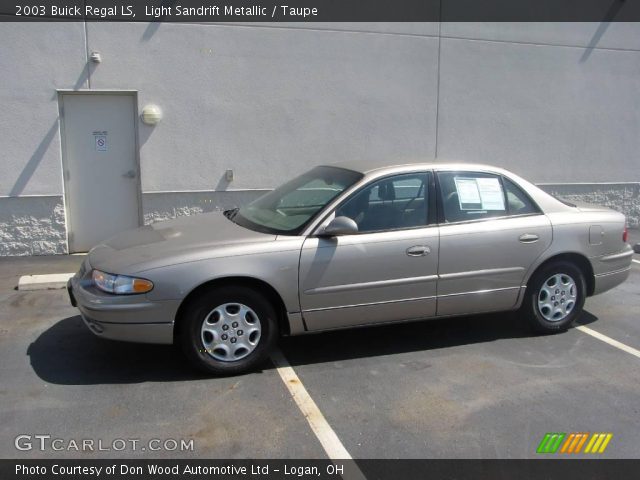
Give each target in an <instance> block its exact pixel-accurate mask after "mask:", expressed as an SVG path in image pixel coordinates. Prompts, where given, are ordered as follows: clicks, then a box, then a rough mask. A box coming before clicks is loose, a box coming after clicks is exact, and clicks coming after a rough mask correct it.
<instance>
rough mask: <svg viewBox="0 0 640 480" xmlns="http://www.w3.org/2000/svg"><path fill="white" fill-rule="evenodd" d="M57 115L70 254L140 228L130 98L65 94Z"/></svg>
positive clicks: (132, 108)
mask: <svg viewBox="0 0 640 480" xmlns="http://www.w3.org/2000/svg"><path fill="white" fill-rule="evenodd" d="M59 101H60V113H61V135H62V145H63V148H62V161H63V169H64V185H65V200H66V210H67V229H68V232H69V251H70V252H86V251H88V250H89V249H90V248H91V247H93V246H94V245H95V244H97V243H99V242H100V241H102V240H104V239H106V238H108V237H110V236H112V235H114V234H116V233H118V232H120V231H123V230H127V229H130V228H135V227H137V226H138V225H139V220H140V211H139V180H138V171H139V168H138V160H137V147H136V130H135V128H136V123H135V115H136V104H135V96H134V95H133V94H128V93H122V94H116V93H95V94H89V93H63V94H61V95H60V96H59Z"/></svg>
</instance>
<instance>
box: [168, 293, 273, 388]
mask: <svg viewBox="0 0 640 480" xmlns="http://www.w3.org/2000/svg"><path fill="white" fill-rule="evenodd" d="M276 315H277V314H276V311H275V309H274V308H273V306H272V305H271V303H270V302H269V301H268V300H267V299H266V298H264V296H262V295H261V294H260V293H258V292H256V291H254V290H252V289H250V288H247V287H242V286H225V287H218V288H211V289H208V290H205V291H204V292H203V293H202V294H201V295H200V296H199V297H198V298H196V299H195V300H193V301H192V302H191V303H190V304H189V305H188V306H187V308H186V309H185V312H184V314H183V317H182V319H181V321H183V322H184V324H183V326H182V330H181V335H180V338H179V342H180V346H181V348H182V350H183V352H184V353H185V355H186V356H187V358H188V359H189V361H190V362H191V363H192V364H193V365H194V366H195V367H196V368H198V369H200V370H203V371H205V372H208V373H214V374H219V375H220V374H222V375H224V374H227V375H234V374H238V373H243V372H246V371H248V370H250V369H252V368H254V367H256V366H258V365H259V364H260V363H262V362H263V361H264V360H265V359H266V357H267V356H268V354H269V352H270V351H271V349H272V348H273V346H274V344H275V342H276V339H277V333H278V332H277V330H278V327H277V325H278V322H277V317H276Z"/></svg>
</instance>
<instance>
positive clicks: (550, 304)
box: [521, 261, 586, 333]
mask: <svg viewBox="0 0 640 480" xmlns="http://www.w3.org/2000/svg"><path fill="white" fill-rule="evenodd" d="M585 293H586V284H585V279H584V275H583V273H582V271H581V270H580V269H579V268H578V267H576V266H575V265H573V264H572V263H569V262H565V261H557V262H553V263H550V264H549V265H547V266H545V267H543V268H542V269H540V270H539V271H538V272H536V273H535V274H534V276H533V277H532V278H531V280H530V282H529V285H528V287H527V291H526V294H525V299H524V301H523V303H522V307H521V312H522V313H523V314H524V315H525V317H526V318H527V320H528V321H529V324H530V325H531V327H533V329H534V330H536V331H538V332H547V333H549V332H551V333H553V332H559V331H564V330H566V329H567V328H568V327H569V326H570V325H571V324H572V323H573V321H574V320H575V319H576V318H578V317H579V316H580V314H581V313H582V308H583V307H584V301H585V296H586V295H585Z"/></svg>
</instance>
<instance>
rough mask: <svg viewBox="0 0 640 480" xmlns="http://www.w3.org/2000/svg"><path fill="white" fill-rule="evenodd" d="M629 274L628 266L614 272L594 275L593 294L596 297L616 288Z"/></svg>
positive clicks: (629, 268)
mask: <svg viewBox="0 0 640 480" xmlns="http://www.w3.org/2000/svg"><path fill="white" fill-rule="evenodd" d="M629 272H631V267H630V266H629V267H627V268H624V269H622V270H617V271H615V272H608V273H602V274H600V275H595V276H594V278H595V283H594V289H593V294H594V295H597V294H599V293H602V292H606V291H607V290H611V289H612V288H613V287H617V286H618V285H620V284H621V283H622V282H624V281H625V280H626V279H627V278H628V277H629Z"/></svg>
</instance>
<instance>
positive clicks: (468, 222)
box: [68, 163, 633, 374]
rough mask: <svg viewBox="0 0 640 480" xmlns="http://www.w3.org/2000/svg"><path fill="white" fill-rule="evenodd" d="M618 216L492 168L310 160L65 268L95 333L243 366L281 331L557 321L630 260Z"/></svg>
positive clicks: (551, 327) (221, 366) (205, 365)
mask: <svg viewBox="0 0 640 480" xmlns="http://www.w3.org/2000/svg"><path fill="white" fill-rule="evenodd" d="M632 254H633V252H632V249H631V247H630V246H629V245H628V244H627V231H626V226H625V218H624V216H623V215H622V214H620V213H617V212H614V211H612V210H609V209H607V208H604V207H598V206H592V205H574V204H569V203H565V202H562V201H560V200H558V199H556V198H554V197H552V196H550V195H548V194H547V193H545V192H543V191H542V190H540V189H539V188H537V187H536V186H534V185H533V184H531V183H529V182H527V181H526V180H524V179H522V178H520V177H518V176H516V175H514V174H512V173H510V172H508V171H505V170H502V169H499V168H494V167H489V166H480V165H475V164H474V165H470V164H441V163H415V164H403V165H384V166H371V165H369V164H360V163H352V164H340V165H328V166H319V167H316V168H314V169H312V170H311V171H309V172H307V173H305V174H303V175H301V176H299V177H297V178H295V179H293V180H291V181H289V182H287V183H285V184H283V185H282V186H280V187H278V188H276V189H275V190H273V191H271V192H269V193H267V194H265V195H263V196H262V197H260V198H258V199H257V200H255V201H253V202H251V203H249V204H248V205H246V206H244V207H242V208H239V209H233V210H227V211H225V212H220V213H217V212H214V213H207V214H201V215H196V216H191V217H181V218H177V219H174V220H169V221H166V222H161V223H157V224H153V225H148V226H145V227H141V228H138V229H136V230H132V231H127V232H123V233H121V234H118V235H116V236H114V237H112V238H110V239H108V240H106V241H105V242H103V243H101V244H100V245H97V246H96V247H94V248H93V249H92V250H91V251H90V252H89V255H88V256H87V258H86V260H85V262H84V263H83V265H82V267H81V269H80V271H79V272H78V273H77V274H76V275H75V276H74V277H73V278H72V279H71V280H70V281H69V284H68V289H69V294H70V297H71V302H72V304H73V305H74V306H77V307H78V308H79V309H80V312H81V314H82V317H83V319H84V321H85V323H86V324H87V325H88V327H89V328H90V329H91V331H92V332H93V333H95V334H96V335H99V336H102V337H105V338H110V339H117V340H125V341H132V342H146V343H167V344H170V343H176V344H178V345H179V346H180V347H181V348H182V350H183V351H184V353H185V354H186V356H187V357H188V358H189V360H190V361H191V362H192V363H193V364H194V365H195V366H196V367H198V368H200V369H203V370H205V371H208V372H211V373H216V374H234V373H240V372H243V371H246V370H248V369H251V368H253V367H255V366H257V365H258V364H259V363H260V362H262V361H264V360H265V358H266V357H267V356H268V354H269V352H270V350H271V349H272V348H274V345H275V343H276V341H277V339H278V337H279V336H280V335H298V334H302V333H309V332H318V331H323V330H330V329H339V328H348V327H356V326H364V325H375V324H381V323H388V322H403V321H410V320H418V319H426V318H441V317H447V316H456V315H468V314H474V313H485V312H498V311H509V310H519V311H520V312H521V314H522V315H521V316H522V317H524V318H526V319H527V320H528V321H529V323H530V325H531V326H532V327H533V328H535V329H536V330H538V331H542V332H556V331H562V330H565V329H566V328H568V327H569V326H570V325H571V323H572V322H573V321H574V320H575V319H576V318H577V317H578V316H579V315H580V313H581V311H582V308H583V305H584V301H585V298H586V297H587V296H591V295H595V294H598V293H601V292H604V291H606V290H608V289H610V288H613V287H615V286H616V285H618V284H620V283H621V282H623V281H624V280H625V279H626V278H627V276H628V275H629V271H630V268H631V267H630V266H631V258H632Z"/></svg>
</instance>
